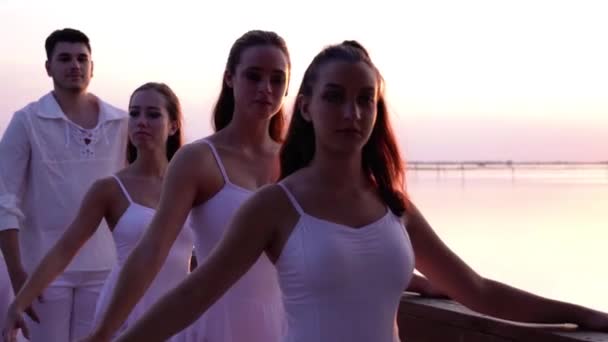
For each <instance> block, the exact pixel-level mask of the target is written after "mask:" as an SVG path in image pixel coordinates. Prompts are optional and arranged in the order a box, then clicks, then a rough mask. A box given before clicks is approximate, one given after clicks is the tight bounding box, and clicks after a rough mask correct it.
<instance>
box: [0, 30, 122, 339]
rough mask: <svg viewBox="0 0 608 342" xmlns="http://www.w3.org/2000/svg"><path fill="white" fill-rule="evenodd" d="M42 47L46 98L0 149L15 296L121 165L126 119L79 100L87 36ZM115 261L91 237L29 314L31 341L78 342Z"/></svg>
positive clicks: (3, 217) (109, 246) (83, 91)
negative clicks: (89, 195)
mask: <svg viewBox="0 0 608 342" xmlns="http://www.w3.org/2000/svg"><path fill="white" fill-rule="evenodd" d="M45 48H46V54H47V61H46V63H45V68H46V72H47V74H48V76H49V77H51V78H52V79H53V91H51V92H50V93H48V94H46V95H44V96H43V97H42V98H40V99H39V100H38V101H36V102H32V103H30V104H28V105H27V106H25V107H24V108H23V109H21V110H19V111H17V112H16V113H15V114H14V115H13V117H12V119H11V121H10V123H9V125H8V127H7V129H6V131H5V132H4V135H3V137H2V140H1V141H0V248H1V249H2V253H3V254H4V258H5V260H6V266H7V268H8V273H9V276H10V281H11V283H12V287H13V289H14V291H15V292H17V291H19V289H20V288H21V286H22V285H23V283H24V282H25V280H26V279H27V274H28V272H29V271H30V270H32V269H33V268H34V267H35V266H36V265H37V264H38V262H39V261H40V259H41V258H42V256H44V255H45V253H46V252H47V250H48V249H49V248H50V247H51V246H52V245H53V244H54V243H55V241H56V240H57V239H58V237H59V236H61V234H62V233H63V231H64V230H65V229H66V228H67V226H68V225H69V224H70V222H71V221H72V220H73V218H74V216H75V214H76V212H77V210H78V208H79V206H80V202H81V200H82V199H83V196H84V194H85V192H86V190H87V189H88V188H89V187H90V185H91V184H92V183H93V182H94V181H95V180H97V179H98V178H101V177H106V176H109V175H111V174H113V173H114V172H116V171H117V170H119V169H121V168H123V167H124V165H125V159H126V158H125V151H126V139H127V134H126V128H127V127H126V125H127V115H126V113H125V112H124V111H122V110H119V109H117V108H115V107H113V106H111V105H109V104H107V103H105V102H104V101H102V100H100V99H99V98H97V97H96V96H95V95H93V94H91V93H89V92H87V88H88V85H89V82H90V80H91V77H92V76H93V61H92V60H91V47H90V44H89V39H88V38H87V36H86V35H85V34H83V33H82V32H80V31H77V30H74V29H69V28H66V29H63V30H57V31H55V32H53V33H52V34H51V35H50V36H49V37H48V38H47V40H46V43H45ZM115 258H116V256H115V247H114V244H113V240H112V236H111V233H110V231H109V230H108V229H98V230H97V232H96V233H95V235H94V236H93V237H92V238H91V239H90V240H89V242H88V243H87V244H86V245H85V246H84V247H83V248H82V249H81V250H80V251H79V252H78V254H77V256H76V257H75V259H74V260H73V262H72V263H71V264H70V266H68V268H67V270H66V272H65V273H64V274H63V275H62V276H61V277H59V278H58V279H57V280H56V281H55V282H54V283H53V284H52V285H51V286H50V287H49V288H48V290H47V291H46V292H45V293H44V295H43V297H42V298H41V300H40V301H39V302H37V303H36V304H34V305H33V312H32V311H31V310H28V311H29V312H28V313H29V315H30V316H31V317H33V318H34V317H36V316H37V317H38V318H39V323H32V322H31V321H29V322H28V327H29V330H30V334H31V339H32V341H34V342H38V341H47V342H55V341H57V342H68V341H73V340H75V339H78V338H80V337H83V336H86V334H87V333H88V332H89V329H90V328H91V324H92V319H93V314H94V311H95V304H96V301H97V296H98V294H99V291H100V290H101V287H102V285H103V282H104V280H105V278H106V276H107V274H108V272H109V270H110V269H111V267H112V266H113V264H114V262H115ZM0 280H1V279H0ZM0 310H5V308H0ZM34 319H35V320H36V318H34Z"/></svg>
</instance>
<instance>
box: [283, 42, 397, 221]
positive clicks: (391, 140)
mask: <svg viewBox="0 0 608 342" xmlns="http://www.w3.org/2000/svg"><path fill="white" fill-rule="evenodd" d="M334 61H345V62H350V63H358V62H363V63H365V64H367V65H369V66H370V67H371V68H372V69H373V70H374V72H375V73H376V75H377V79H378V89H379V90H378V102H377V108H376V109H377V118H376V123H375V125H374V128H373V129H372V133H371V136H370V138H369V140H368V141H367V143H366V144H365V145H364V146H363V151H362V153H363V155H362V163H363V170H364V172H365V174H366V175H367V176H368V177H369V179H370V180H371V181H372V182H373V183H374V184H375V185H376V186H377V189H378V193H379V195H380V197H381V198H382V200H383V201H384V202H385V203H386V204H387V205H388V206H389V207H390V209H391V211H392V212H393V213H395V214H396V215H399V216H401V215H403V213H404V212H405V211H406V207H407V203H408V200H407V194H406V191H405V163H404V161H403V159H402V158H401V155H400V152H399V147H398V146H397V142H396V139H395V135H394V133H393V129H392V127H391V124H390V120H389V113H388V110H387V105H386V102H385V96H384V89H383V88H384V79H383V78H382V75H381V74H380V72H379V71H378V69H377V68H376V67H375V65H374V64H373V63H372V61H371V59H370V56H369V54H368V52H367V51H366V50H365V48H364V47H363V46H362V45H361V44H359V43H358V42H356V41H345V42H343V43H342V44H338V45H331V46H329V47H326V48H325V49H323V50H322V51H321V52H320V53H319V54H318V55H317V56H315V58H314V59H313V60H312V62H311V63H310V65H309V66H308V68H307V69H306V72H305V73H304V77H303V79H302V84H301V85H300V89H299V90H298V97H300V96H301V95H302V96H311V95H312V91H313V86H314V82H315V81H316V80H317V78H318V74H319V70H320V68H321V66H323V65H324V64H327V63H329V62H334ZM314 153H315V131H314V128H313V125H312V123H311V122H309V121H306V120H305V119H304V117H303V116H302V111H301V109H300V106H299V105H298V103H296V105H295V106H294V110H293V114H292V117H291V123H290V125H289V129H288V132H287V137H286V139H285V142H284V144H283V146H282V148H281V154H280V159H281V177H280V178H281V179H283V178H285V177H287V176H289V175H290V174H292V173H294V172H296V171H298V170H299V169H301V168H303V167H306V166H307V165H309V164H310V162H311V161H312V159H313V157H314Z"/></svg>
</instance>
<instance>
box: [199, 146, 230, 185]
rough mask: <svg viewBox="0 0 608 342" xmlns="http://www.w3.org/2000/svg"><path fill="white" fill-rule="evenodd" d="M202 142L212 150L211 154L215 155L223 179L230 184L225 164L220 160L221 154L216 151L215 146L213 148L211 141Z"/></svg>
mask: <svg viewBox="0 0 608 342" xmlns="http://www.w3.org/2000/svg"><path fill="white" fill-rule="evenodd" d="M201 141H202V142H204V143H205V144H207V145H208V146H209V148H210V149H211V153H213V157H214V158H215V162H216V163H217V167H219V168H220V172H221V173H222V177H224V182H225V183H230V180H229V179H228V174H227V173H226V169H225V168H224V164H223V163H222V160H221V159H220V155H219V153H217V150H216V149H215V146H213V144H212V143H211V141H209V140H207V139H203V140H201Z"/></svg>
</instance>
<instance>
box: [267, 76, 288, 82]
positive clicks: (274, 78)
mask: <svg viewBox="0 0 608 342" xmlns="http://www.w3.org/2000/svg"><path fill="white" fill-rule="evenodd" d="M270 82H272V83H273V84H283V83H285V76H283V75H277V76H272V77H271V78H270Z"/></svg>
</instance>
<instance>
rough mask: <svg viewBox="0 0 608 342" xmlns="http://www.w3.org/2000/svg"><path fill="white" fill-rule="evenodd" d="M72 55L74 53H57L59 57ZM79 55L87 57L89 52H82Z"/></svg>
mask: <svg viewBox="0 0 608 342" xmlns="http://www.w3.org/2000/svg"><path fill="white" fill-rule="evenodd" d="M70 56H72V54H71V53H69V52H60V53H58V54H57V57H70ZM77 56H78V57H87V58H88V57H89V55H88V54H86V53H82V52H80V53H78V54H77Z"/></svg>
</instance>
